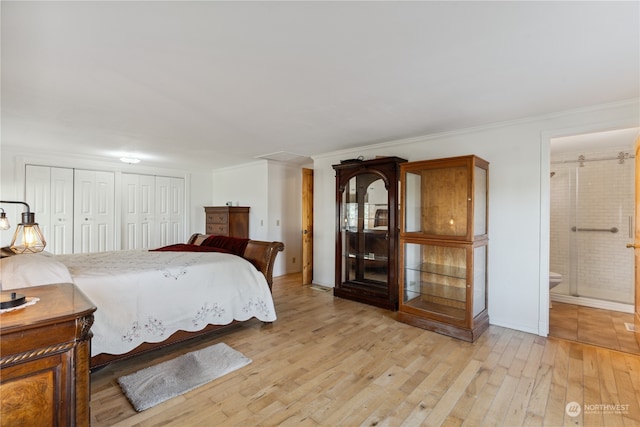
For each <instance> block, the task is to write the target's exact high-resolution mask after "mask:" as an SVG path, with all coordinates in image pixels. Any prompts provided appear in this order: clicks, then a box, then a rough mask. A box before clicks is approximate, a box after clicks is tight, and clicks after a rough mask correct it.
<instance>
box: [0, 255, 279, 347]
mask: <svg viewBox="0 0 640 427" xmlns="http://www.w3.org/2000/svg"><path fill="white" fill-rule="evenodd" d="M34 256H36V255H21V256H13V257H10V258H5V259H3V260H2V261H3V270H4V271H3V277H2V282H3V288H5V289H8V288H9V286H7V284H8V283H11V284H12V286H11V287H14V288H15V287H23V286H34V285H40V284H44V283H42V282H43V280H42V275H43V274H42V271H40V273H38V274H37V278H38V280H35V279H32V283H28V282H29V280H30V278H29V277H26V278H25V277H22V276H25V274H24V273H22V274H18V272H19V271H21V270H22V271H24V270H23V269H21V268H19V262H20V261H21V260H22V261H28V262H31V263H33V262H35V260H36V259H35V258H30V257H34ZM25 257H27V259H25ZM45 258H48V260H47V262H45V263H44V264H47V263H48V264H55V265H56V268H53V269H52V270H56V280H57V282H53V283H59V280H58V277H59V276H60V272H59V271H57V270H59V264H60V265H64V266H66V267H67V268H68V271H69V273H70V275H71V278H72V279H73V282H74V283H75V284H76V285H77V286H78V288H79V289H81V290H82V292H84V294H85V295H86V296H87V297H89V299H90V300H91V301H93V303H94V304H95V305H96V307H97V308H98V309H97V310H96V312H95V322H94V325H93V327H92V328H91V331H92V332H93V339H92V341H91V355H92V356H94V355H97V354H100V353H109V354H122V353H126V352H128V351H130V350H132V349H134V348H135V347H137V346H138V345H140V344H141V343H143V342H159V341H163V340H165V339H166V338H168V337H169V336H170V335H171V334H173V333H174V332H176V331H178V330H184V331H197V330H200V329H202V328H203V327H205V326H206V325H207V324H209V323H212V324H218V325H223V324H228V323H231V322H232V321H233V320H240V321H242V320H248V319H250V318H252V317H256V318H258V319H260V320H262V321H265V322H272V321H274V320H276V314H275V307H274V304H273V299H272V297H271V292H270V291H269V287H268V285H267V281H266V279H265V277H264V276H263V275H262V273H260V272H259V271H258V270H257V269H256V268H255V267H254V266H253V265H252V264H251V263H250V262H248V261H247V260H245V259H243V258H241V257H238V256H235V255H229V254H224V253H217V252H149V251H114V252H100V253H90V254H73V255H53V256H49V257H45ZM5 260H8V261H11V266H9V265H5V264H4V262H5ZM13 264H15V265H13ZM9 267H11V268H9ZM40 268H41V269H42V268H43V264H40ZM11 271H13V272H15V274H17V275H18V276H21V277H20V280H22V283H19V282H16V280H12V279H11V278H10V277H7V274H8V273H10V272H11ZM7 279H8V280H7ZM33 281H36V282H40V283H33ZM15 284H17V285H18V286H13V285H15ZM20 285H21V286H20Z"/></svg>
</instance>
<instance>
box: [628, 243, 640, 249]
mask: <svg viewBox="0 0 640 427" xmlns="http://www.w3.org/2000/svg"><path fill="white" fill-rule="evenodd" d="M627 247H628V248H633V249H638V248H640V245H635V244H633V243H627Z"/></svg>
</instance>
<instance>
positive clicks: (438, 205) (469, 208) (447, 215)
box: [398, 156, 489, 341]
mask: <svg viewBox="0 0 640 427" xmlns="http://www.w3.org/2000/svg"><path fill="white" fill-rule="evenodd" d="M488 171H489V163H488V162H487V161H485V160H483V159H481V158H479V157H477V156H462V157H453V158H447V159H437V160H425V161H419V162H409V163H404V164H402V165H401V166H400V182H401V189H402V194H401V200H402V203H401V208H400V212H401V221H400V222H401V230H400V277H399V290H398V292H399V307H398V320H399V321H401V322H405V323H408V324H411V325H413V326H418V327H421V328H424V329H429V330H433V331H435V332H439V333H442V334H445V335H449V336H453V337H456V338H460V339H463V340H466V341H475V340H476V339H477V338H478V336H480V334H482V332H483V331H484V330H485V329H486V328H487V327H488V325H489V316H488V310H487V249H488V227H487V214H488V202H487V201H488V188H489V175H488Z"/></svg>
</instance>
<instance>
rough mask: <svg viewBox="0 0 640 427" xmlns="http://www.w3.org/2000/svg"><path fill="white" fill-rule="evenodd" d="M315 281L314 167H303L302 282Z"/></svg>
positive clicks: (307, 283) (309, 282)
mask: <svg viewBox="0 0 640 427" xmlns="http://www.w3.org/2000/svg"><path fill="white" fill-rule="evenodd" d="M312 281H313V169H306V168H303V169H302V284H303V285H310V284H311V282H312Z"/></svg>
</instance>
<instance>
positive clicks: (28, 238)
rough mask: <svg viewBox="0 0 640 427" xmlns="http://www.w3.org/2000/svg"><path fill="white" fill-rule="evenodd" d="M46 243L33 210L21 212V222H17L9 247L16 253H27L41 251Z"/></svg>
mask: <svg viewBox="0 0 640 427" xmlns="http://www.w3.org/2000/svg"><path fill="white" fill-rule="evenodd" d="M46 245H47V242H46V241H45V239H44V236H43V235H42V231H41V230H40V226H38V223H37V222H35V215H34V214H33V212H23V213H22V223H20V224H18V227H17V228H16V232H15V233H14V234H13V239H12V240H11V245H10V246H9V248H10V249H11V250H12V251H13V252H15V253H17V254H25V253H27V254H28V253H36V252H42V251H43V250H44V247H45V246H46Z"/></svg>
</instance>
